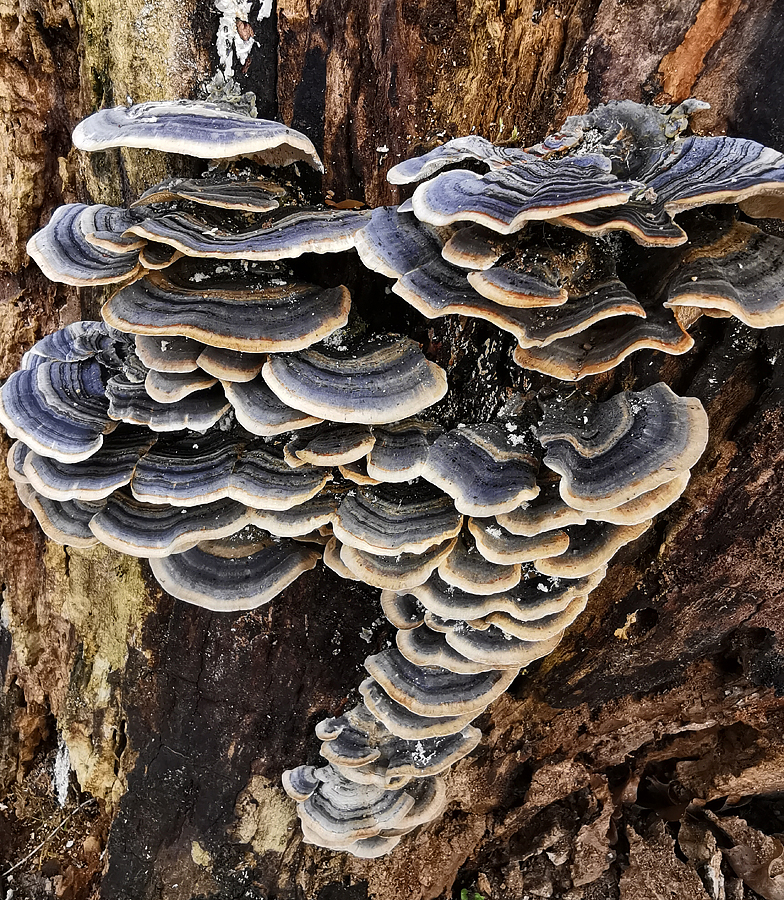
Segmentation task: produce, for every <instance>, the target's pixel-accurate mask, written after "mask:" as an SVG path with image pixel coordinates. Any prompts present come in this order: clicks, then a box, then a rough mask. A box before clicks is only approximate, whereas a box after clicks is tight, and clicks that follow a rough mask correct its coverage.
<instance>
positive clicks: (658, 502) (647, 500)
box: [590, 469, 691, 525]
mask: <svg viewBox="0 0 784 900" xmlns="http://www.w3.org/2000/svg"><path fill="white" fill-rule="evenodd" d="M690 477H691V472H690V471H689V470H688V469H687V470H686V471H685V472H683V473H681V474H680V475H677V476H676V477H675V478H673V479H672V481H666V482H665V483H664V484H661V485H659V487H657V488H654V489H653V490H652V491H646V492H645V493H644V494H640V495H639V496H638V497H635V498H634V500H629V502H628V503H622V504H621V505H620V506H616V507H615V508H614V509H602V510H600V511H599V512H595V513H591V514H590V518H592V519H597V520H598V521H601V522H611V523H612V524H613V525H638V524H640V523H641V522H644V521H645V520H646V519H652V518H653V517H654V516H657V515H658V514H659V513H660V512H663V511H664V510H665V509H667V508H668V507H670V506H672V504H673V503H675V501H676V500H677V499H678V498H679V497H680V496H681V494H682V493H683V492H684V491H685V490H686V486H687V485H688V483H689V478H690Z"/></svg>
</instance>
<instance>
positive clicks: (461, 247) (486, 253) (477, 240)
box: [441, 224, 512, 271]
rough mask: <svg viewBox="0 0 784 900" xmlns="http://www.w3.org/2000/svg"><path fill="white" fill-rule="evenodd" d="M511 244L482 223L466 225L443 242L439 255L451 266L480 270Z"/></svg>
mask: <svg viewBox="0 0 784 900" xmlns="http://www.w3.org/2000/svg"><path fill="white" fill-rule="evenodd" d="M511 245H512V243H511V240H510V239H509V238H503V237H500V236H499V235H498V234H497V233H496V232H495V231H491V230H490V229H489V228H485V227H484V225H476V224H475V225H466V226H465V227H463V228H459V229H458V230H457V231H456V232H455V233H454V234H453V235H452V237H450V238H449V240H448V241H447V242H446V243H445V244H444V246H443V249H442V250H441V256H443V258H444V259H445V260H446V262H448V263H450V264H451V265H453V266H458V267H459V268H461V269H475V270H479V271H481V270H484V269H489V268H490V267H491V266H493V265H495V263H496V262H497V261H498V260H499V259H500V258H501V257H502V256H503V255H504V253H506V252H507V250H508V249H510V247H511Z"/></svg>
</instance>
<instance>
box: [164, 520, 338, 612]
mask: <svg viewBox="0 0 784 900" xmlns="http://www.w3.org/2000/svg"><path fill="white" fill-rule="evenodd" d="M320 558H321V554H320V553H319V552H318V551H317V550H314V549H313V548H312V547H308V546H306V545H304V544H300V543H297V542H296V541H289V540H285V539H284V540H279V541H258V542H251V543H246V542H244V541H242V540H241V539H240V538H239V537H238V536H236V535H235V537H234V538H229V539H226V540H223V541H205V542H203V543H201V544H199V545H198V546H196V547H194V548H193V549H191V550H186V551H185V552H184V553H178V554H175V555H173V556H167V557H164V558H162V559H151V560H150V567H151V568H152V573H153V575H154V576H155V578H156V579H157V581H158V583H159V584H160V586H161V587H162V588H163V589H164V590H165V591H167V592H168V593H169V594H171V595H172V597H176V598H177V599H178V600H185V601H186V602H187V603H194V604H195V605H196V606H201V607H204V608H205V609H211V610H214V611H215V612H235V611H238V610H244V609H255V608H256V607H257V606H261V605H262V604H264V603H269V601H270V600H272V599H273V598H274V597H276V596H277V595H278V594H279V593H280V592H281V591H283V590H284V589H285V588H287V587H288V586H289V585H290V584H291V583H292V582H293V581H294V580H295V579H297V578H298V577H299V576H300V575H301V574H302V573H303V572H306V571H307V570H308V569H312V568H313V567H314V566H315V565H316V563H317V562H318V561H319V559H320Z"/></svg>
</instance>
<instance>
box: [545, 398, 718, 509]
mask: <svg viewBox="0 0 784 900" xmlns="http://www.w3.org/2000/svg"><path fill="white" fill-rule="evenodd" d="M552 415H554V413H553V414H552ZM566 415H567V416H568V415H570V414H569V413H567V414H566ZM588 419H589V423H588V429H590V430H591V431H592V432H593V434H592V435H589V434H588V430H586V428H585V426H582V425H578V424H577V423H575V422H574V421H572V422H571V424H567V421H566V420H565V419H564V420H563V423H562V424H561V425H559V424H557V423H554V424H553V425H552V426H551V425H548V424H545V425H543V426H542V428H541V429H540V430H539V440H540V441H541V442H542V444H543V445H545V446H546V448H547V455H546V456H545V458H544V462H545V464H546V465H547V466H549V468H551V469H553V471H555V472H558V473H559V474H560V475H561V476H562V477H561V483H560V487H559V490H560V493H561V497H562V498H563V500H564V501H565V502H566V503H567V504H568V505H569V506H572V507H574V508H575V509H579V510H582V511H587V512H597V511H599V510H603V509H612V508H614V507H617V506H620V505H621V504H623V503H627V502H628V501H629V500H633V499H634V498H635V497H638V496H639V495H640V494H643V493H646V492H647V491H651V490H653V489H654V488H657V487H659V486H660V485H662V484H665V483H666V482H668V481H671V480H672V479H673V478H674V477H676V476H677V475H680V474H682V473H683V472H684V471H685V470H687V469H690V468H691V467H692V466H693V465H694V464H695V463H696V462H697V460H698V459H699V458H700V456H701V455H702V452H703V450H704V449H705V445H706V443H707V438H708V419H707V416H706V414H705V410H704V409H703V408H702V405H701V403H700V402H699V400H697V399H696V398H691V397H685V398H682V397H678V396H677V395H676V394H674V393H673V392H672V391H671V390H670V388H668V387H667V385H665V384H663V383H661V382H660V383H658V384H655V385H652V386H651V387H649V388H647V389H645V390H644V391H640V392H639V393H633V392H631V391H625V392H623V393H621V394H617V395H616V396H615V397H613V398H612V399H611V400H608V401H606V402H605V403H602V404H597V406H596V407H595V408H594V409H593V410H592V411H591V413H590V414H589V415H588ZM589 454H590V455H589Z"/></svg>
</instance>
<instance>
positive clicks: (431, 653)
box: [395, 625, 503, 675]
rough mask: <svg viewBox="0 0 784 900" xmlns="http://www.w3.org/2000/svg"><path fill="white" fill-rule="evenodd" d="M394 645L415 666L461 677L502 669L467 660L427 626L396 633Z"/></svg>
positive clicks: (438, 633) (442, 636)
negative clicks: (436, 669) (434, 667)
mask: <svg viewBox="0 0 784 900" xmlns="http://www.w3.org/2000/svg"><path fill="white" fill-rule="evenodd" d="M395 643H396V644H397V649H398V650H399V651H400V652H401V653H402V654H403V656H404V657H405V658H406V659H407V660H408V661H409V662H411V663H413V664H414V665H416V666H438V667H439V668H441V669H449V671H450V672H457V673H459V674H462V675H476V674H477V673H479V672H487V671H489V670H491V669H499V668H503V667H502V666H498V665H485V664H483V663H479V662H474V660H471V659H468V657H466V656H463V654H462V653H459V652H458V651H457V650H455V649H454V648H453V647H450V645H449V644H448V643H447V641H446V638H445V636H444V635H443V634H441V633H440V632H438V631H433V630H432V629H431V628H429V627H428V626H427V625H422V626H420V627H419V628H413V629H410V630H409V631H398V633H397V634H396V635H395Z"/></svg>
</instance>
